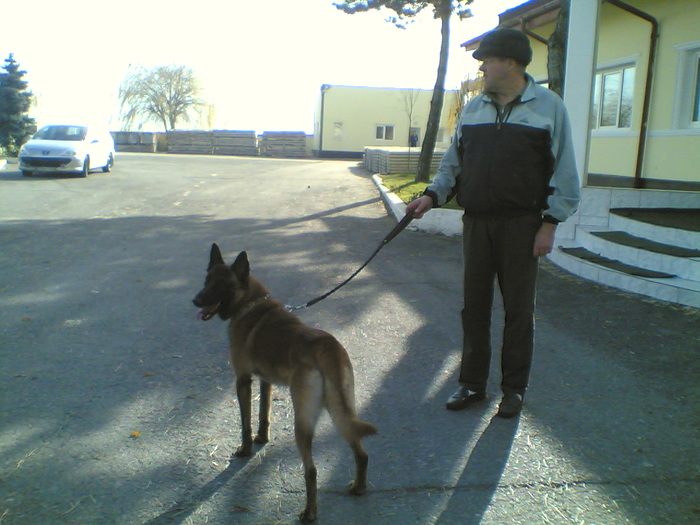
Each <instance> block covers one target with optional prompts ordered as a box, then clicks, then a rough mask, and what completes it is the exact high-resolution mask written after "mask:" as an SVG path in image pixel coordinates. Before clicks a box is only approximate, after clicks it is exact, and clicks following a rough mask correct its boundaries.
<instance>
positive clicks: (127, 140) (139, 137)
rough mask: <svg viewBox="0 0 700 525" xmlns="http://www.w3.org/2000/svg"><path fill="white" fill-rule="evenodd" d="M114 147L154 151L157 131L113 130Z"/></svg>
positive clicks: (132, 150)
mask: <svg viewBox="0 0 700 525" xmlns="http://www.w3.org/2000/svg"><path fill="white" fill-rule="evenodd" d="M111 134H112V138H113V139H114V147H115V149H116V150H117V151H131V152H145V153H154V152H155V151H156V143H157V136H158V134H157V133H150V132H145V131H112V132H111Z"/></svg>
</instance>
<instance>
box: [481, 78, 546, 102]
mask: <svg viewBox="0 0 700 525" xmlns="http://www.w3.org/2000/svg"><path fill="white" fill-rule="evenodd" d="M525 80H526V82H527V83H526V84H525V89H524V90H523V92H522V93H521V94H520V102H529V101H531V100H533V99H536V98H537V87H538V86H537V84H536V83H535V79H534V78H532V77H531V76H530V74H529V73H525ZM484 102H493V97H492V96H491V93H490V92H488V91H484Z"/></svg>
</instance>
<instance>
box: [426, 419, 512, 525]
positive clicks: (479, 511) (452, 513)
mask: <svg viewBox="0 0 700 525" xmlns="http://www.w3.org/2000/svg"><path fill="white" fill-rule="evenodd" d="M519 423H520V416H517V417H515V418H512V419H503V418H501V417H498V416H494V417H493V418H492V419H491V422H490V423H489V425H488V426H487V427H486V429H485V430H484V432H483V433H482V434H481V436H480V437H479V440H478V441H477V443H476V445H475V446H474V449H473V450H472V453H471V454H470V456H469V461H468V462H467V465H466V466H465V467H464V471H463V472H462V475H461V476H460V478H459V480H458V481H457V483H456V484H455V489H454V493H453V494H452V497H451V498H450V501H449V503H448V504H447V505H446V506H445V509H444V510H443V512H442V514H441V515H440V517H439V518H438V520H437V521H436V523H438V524H439V523H443V524H448V523H450V524H452V523H459V524H460V525H478V524H479V523H481V522H482V520H483V517H484V514H485V513H486V511H487V510H488V508H489V506H490V504H491V500H492V499H493V496H494V494H495V493H496V491H497V490H498V487H499V485H500V482H501V477H502V475H503V471H504V470H505V468H506V464H507V463H508V458H509V457H510V452H511V449H512V447H513V441H514V440H515V436H516V434H517V432H518V425H519Z"/></svg>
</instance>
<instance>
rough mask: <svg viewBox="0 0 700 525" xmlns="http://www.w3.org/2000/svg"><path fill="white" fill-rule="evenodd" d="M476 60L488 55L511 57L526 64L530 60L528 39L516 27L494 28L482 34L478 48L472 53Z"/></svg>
mask: <svg viewBox="0 0 700 525" xmlns="http://www.w3.org/2000/svg"><path fill="white" fill-rule="evenodd" d="M472 56H473V57H474V58H476V59H477V60H484V59H485V58H488V57H499V58H512V59H513V60H515V61H516V62H519V63H521V64H524V65H526V66H527V65H528V64H529V63H530V62H532V47H530V39H529V38H528V37H527V35H525V33H523V32H522V31H518V30H517V29H494V30H493V31H490V32H488V33H486V34H485V35H484V38H482V39H481V43H480V44H479V48H478V49H477V50H476V51H474V53H472Z"/></svg>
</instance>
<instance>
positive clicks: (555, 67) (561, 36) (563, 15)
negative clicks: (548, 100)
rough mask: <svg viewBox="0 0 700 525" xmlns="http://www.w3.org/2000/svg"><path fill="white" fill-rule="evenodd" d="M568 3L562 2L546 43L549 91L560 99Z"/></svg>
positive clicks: (567, 26) (564, 68)
mask: <svg viewBox="0 0 700 525" xmlns="http://www.w3.org/2000/svg"><path fill="white" fill-rule="evenodd" d="M569 2H570V0H562V2H561V8H560V9H559V17H558V18H557V25H556V27H555V28H554V33H552V36H550V37H549V41H548V42H547V75H548V76H549V89H551V90H552V91H554V92H555V93H556V94H557V95H559V96H560V97H563V96H564V76H565V74H566V41H567V38H568V34H569Z"/></svg>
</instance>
